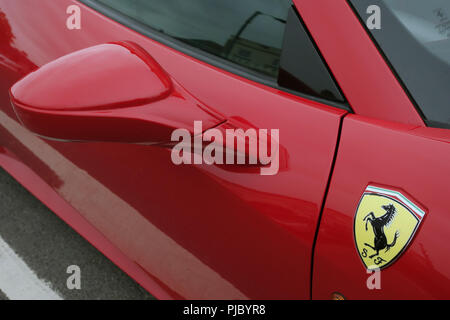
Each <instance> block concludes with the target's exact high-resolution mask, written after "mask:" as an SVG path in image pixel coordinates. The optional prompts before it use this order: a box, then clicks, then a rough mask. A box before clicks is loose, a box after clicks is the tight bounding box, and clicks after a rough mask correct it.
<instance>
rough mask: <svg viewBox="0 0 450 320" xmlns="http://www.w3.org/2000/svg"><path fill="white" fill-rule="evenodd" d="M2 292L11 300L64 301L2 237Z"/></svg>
mask: <svg viewBox="0 0 450 320" xmlns="http://www.w3.org/2000/svg"><path fill="white" fill-rule="evenodd" d="M0 290H1V291H2V292H3V293H4V294H5V295H6V296H7V297H8V298H9V299H11V300H62V299H63V298H62V297H61V296H60V295H59V294H58V293H56V292H55V291H53V290H52V289H51V288H50V286H49V285H48V284H47V283H46V282H44V281H43V280H41V279H39V278H38V277H37V276H36V274H35V273H34V272H33V270H31V269H30V268H29V267H28V266H27V265H26V263H25V262H24V261H23V260H22V259H21V258H20V257H19V256H18V255H17V254H16V253H15V252H14V250H12V249H11V247H9V246H8V244H7V243H6V242H5V241H4V240H3V239H2V238H1V237H0Z"/></svg>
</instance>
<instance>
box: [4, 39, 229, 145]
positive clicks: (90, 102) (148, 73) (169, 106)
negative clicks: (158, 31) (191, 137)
mask: <svg viewBox="0 0 450 320" xmlns="http://www.w3.org/2000/svg"><path fill="white" fill-rule="evenodd" d="M10 98H11V103H12V106H13V108H14V110H15V112H16V114H17V116H18V118H19V120H20V121H21V122H22V124H23V125H24V126H25V127H26V128H28V129H29V130H30V131H32V132H33V133H35V134H37V135H39V136H41V137H44V138H49V139H56V140H64V141H105V142H124V143H148V144H156V143H166V142H168V141H170V138H171V133H172V131H173V130H174V129H176V128H184V129H187V130H189V131H191V132H193V126H194V121H202V123H203V128H204V129H208V128H212V127H214V126H216V125H218V124H220V123H221V122H223V121H224V120H225V119H224V118H223V117H222V116H221V115H219V114H218V113H216V112H215V111H213V110H211V109H210V108H208V107H207V106H204V105H202V104H201V103H200V102H198V101H197V100H196V99H195V98H194V97H192V96H191V95H190V94H189V93H188V92H186V91H185V90H184V89H183V88H182V87H181V86H180V85H178V84H177V83H176V81H174V80H173V79H171V78H170V76H169V75H168V74H167V73H166V72H165V71H164V70H163V69H162V68H161V66H160V65H159V64H158V63H157V62H156V61H155V60H154V59H153V58H152V57H151V56H150V55H149V54H148V53H147V52H146V51H145V50H144V49H142V48H141V47H139V46H138V45H136V44H134V43H131V42H115V43H108V44H102V45H97V46H94V47H91V48H88V49H84V50H80V51H77V52H75V53H72V54H69V55H67V56H64V57H62V58H59V59H57V60H55V61H53V62H51V63H49V64H47V65H44V66H42V67H41V68H40V69H38V70H37V71H35V72H32V73H31V74H29V75H28V76H26V77H25V78H23V79H22V80H20V81H19V82H17V83H16V84H15V85H14V86H13V87H12V88H11V90H10Z"/></svg>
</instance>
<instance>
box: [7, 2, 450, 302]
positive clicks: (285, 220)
mask: <svg viewBox="0 0 450 320" xmlns="http://www.w3.org/2000/svg"><path fill="white" fill-rule="evenodd" d="M71 4H76V5H78V6H80V7H81V9H82V15H83V27H82V29H81V30H75V31H74V30H68V29H67V28H64V27H61V26H64V25H65V23H66V18H67V15H65V14H64V13H65V11H66V8H67V7H68V6H69V5H71ZM294 4H295V6H296V8H297V10H298V11H299V12H300V13H301V15H302V18H303V19H304V22H305V24H306V26H307V27H308V29H309V31H310V33H311V35H312V37H313V39H314V41H315V42H316V44H317V46H318V48H319V49H320V51H321V53H322V55H323V57H324V59H325V61H326V62H327V64H328V66H329V68H330V70H331V71H332V73H333V75H334V77H335V78H336V81H337V83H338V84H339V86H340V88H341V89H342V91H343V93H344V94H345V96H346V98H347V100H348V102H349V104H350V105H351V107H352V109H353V111H354V113H350V112H347V111H345V110H342V109H338V108H335V107H333V106H328V105H325V104H321V103H319V102H315V101H312V100H308V99H305V98H302V97H299V96H296V95H292V94H290V93H287V92H284V91H281V90H278V89H274V88H272V87H269V86H265V85H263V84H259V83H256V82H253V81H251V80H248V79H246V78H243V77H240V76H237V75H235V74H232V73H230V72H228V71H225V70H222V69H220V68H218V67H215V66H212V65H209V64H207V63H205V62H203V61H200V60H197V59H195V58H193V57H190V56H188V55H186V54H184V53H181V52H178V51H177V50H175V49H173V48H170V47H167V46H165V45H163V44H161V43H159V42H157V41H155V40H152V39H150V38H148V37H145V36H143V35H141V34H139V33H137V32H136V31H133V30H131V29H129V28H127V27H125V26H123V25H121V24H119V23H118V22H116V21H113V20H111V19H110V18H107V17H105V16H103V15H102V14H100V13H98V12H96V11H94V10H93V9H91V8H89V7H87V6H85V5H84V4H82V3H80V2H78V1H75V0H58V1H54V0H44V1H39V5H37V4H36V1H35V0H19V1H17V0H0V32H1V33H0V37H1V43H0V86H1V87H0V108H1V109H0V145H1V153H0V164H1V165H2V167H3V168H4V169H5V170H6V171H8V172H9V173H10V174H11V175H12V176H14V177H15V178H16V179H17V180H18V181H19V182H21V183H22V184H23V185H24V186H25V187H26V188H27V189H28V190H30V192H32V193H33V194H34V195H35V196H36V197H37V198H39V199H40V200H41V201H42V202H43V203H45V204H46V205H47V206H48V207H49V208H50V209H52V210H53V211H54V212H55V213H56V214H57V215H59V216H60V217H61V218H62V219H63V220H64V221H66V222H67V223H68V224H69V225H71V226H72V227H73V228H74V229H75V230H76V231H77V232H79V233H80V234H81V235H83V236H84V237H85V238H86V239H87V240H88V241H90V242H91V243H92V244H93V245H94V246H96V247H97V248H98V249H99V250H100V251H102V252H103V253H104V254H105V255H106V256H107V257H108V258H110V259H111V260H112V261H113V262H115V263H116V264H117V265H118V266H119V267H120V268H122V269H123V270H124V271H125V272H127V273H128V274H129V275H130V276H131V277H133V278H134V279H135V280H136V281H138V282H139V283H140V284H141V285H142V286H143V287H144V288H145V289H147V290H148V291H149V292H151V293H152V294H153V295H155V296H156V297H157V298H160V299H180V298H186V299H310V298H312V299H329V298H330V297H331V295H332V294H333V293H334V292H340V293H342V294H343V295H344V296H345V297H346V298H348V299H373V298H381V299H398V298H415V299H420V298H426V299H428V298H449V297H450V285H449V284H450V268H449V267H448V265H449V263H450V258H449V248H450V247H449V245H448V241H449V240H450V236H449V232H448V231H449V228H450V220H449V216H448V213H449V212H448V211H449V210H448V208H449V207H450V199H449V197H448V190H449V187H450V181H449V180H448V177H449V176H450V145H449V143H450V130H446V129H436V128H430V127H426V126H425V124H424V122H423V121H422V119H421V117H420V115H419V114H418V112H417V111H416V109H415V107H414V105H413V104H412V103H411V101H410V99H409V97H408V95H407V94H406V92H405V90H404V89H403V87H402V85H401V84H400V83H399V81H398V80H397V78H396V76H395V75H394V74H393V72H392V71H391V69H390V67H389V65H388V64H387V63H386V61H385V59H384V58H383V56H382V54H381V53H380V52H379V51H378V49H377V47H376V45H375V44H374V43H373V41H372V39H371V38H370V37H369V35H368V34H367V32H366V31H365V29H364V26H363V25H362V24H361V23H360V21H359V20H358V17H357V16H356V14H355V13H354V12H353V10H352V9H351V7H350V6H349V5H348V3H347V2H346V1H336V0H322V1H314V0H294ZM324 21H326V23H325V22H324ZM124 40H126V41H131V42H133V43H136V44H138V45H139V46H140V47H142V48H143V49H145V51H146V52H148V53H150V54H151V56H152V57H153V58H154V59H155V60H156V61H157V63H158V64H159V65H160V66H161V68H162V69H163V70H164V72H166V73H167V74H168V75H169V76H170V78H171V79H173V81H174V83H176V87H177V89H175V90H176V92H177V93H178V94H179V95H180V96H181V97H183V99H187V100H188V98H186V97H187V96H189V97H195V99H197V100H198V101H200V102H201V103H203V104H204V105H206V106H209V107H210V108H211V109H212V110H214V112H216V114H215V116H214V117H212V116H211V117H212V118H211V117H207V118H208V119H209V120H210V121H211V125H218V124H220V123H221V122H222V121H231V122H233V121H238V122H239V123H246V124H249V125H251V126H253V127H255V128H279V130H280V149H281V150H283V152H284V153H285V154H284V156H282V157H281V160H280V161H281V162H280V171H279V173H278V174H276V175H273V176H261V175H259V174H256V173H255V171H254V169H253V168H251V167H239V168H231V169H227V168H224V167H219V166H214V165H195V166H194V165H192V166H188V165H186V166H176V165H174V164H173V163H172V162H171V159H170V148H161V147H160V146H149V145H139V144H133V143H127V142H129V141H122V142H121V143H115V142H89V143H77V142H63V141H55V140H48V139H45V138H41V137H39V136H36V135H34V134H33V133H31V132H30V131H28V130H27V129H25V128H24V127H23V126H22V124H21V123H20V121H19V119H18V115H17V114H16V113H15V112H14V110H13V108H12V107H11V104H10V96H9V90H10V88H11V87H12V86H13V85H14V83H16V82H17V81H19V80H20V79H21V78H22V77H24V76H26V75H27V74H29V73H30V72H31V71H34V70H36V69H37V68H39V67H42V66H43V65H44V64H47V63H49V62H51V61H54V60H56V59H57V58H60V57H62V56H64V55H67V54H69V53H72V52H75V51H77V50H81V49H84V48H88V47H92V46H95V45H100V44H105V43H111V42H116V41H124ZM356 44H357V45H356ZM105 59H114V58H113V57H110V58H108V57H106V58H105ZM108 62H110V63H113V62H114V61H106V60H105V63H108ZM90 67H92V66H89V65H83V64H81V65H78V66H66V68H67V70H66V72H73V73H77V72H83V71H85V72H89V68H90ZM83 68H84V69H83ZM125 76H126V75H124V77H125ZM135 77H136V78H137V79H136V81H137V82H139V81H144V79H140V78H139V77H140V75H139V74H136V75H135ZM142 77H143V76H142ZM61 81H63V79H62V80H61ZM105 81H106V80H105ZM117 81H119V80H117ZM101 85H102V83H99V82H98V81H93V82H92V86H93V89H92V92H96V91H97V92H99V90H98V89H96V88H95V86H101ZM161 90H164V89H161ZM130 92H135V88H130ZM33 94H34V96H33V97H34V98H35V99H36V97H37V98H39V95H41V97H42V100H45V101H51V103H53V102H55V101H59V102H61V101H63V100H64V99H65V98H67V97H68V96H70V90H69V91H68V92H62V93H60V94H59V96H58V94H55V96H49V93H48V92H45V91H40V90H35V92H34V93H33ZM84 94H85V95H86V96H82V97H81V98H86V99H87V98H89V95H90V94H92V93H89V92H86V93H84ZM98 97H99V100H102V99H105V100H107V98H108V95H107V94H104V95H103V96H102V95H101V94H100V95H99V96H98ZM129 98H130V99H132V98H133V97H129ZM189 99H190V98H189ZM161 103H162V105H164V104H165V103H166V104H167V103H168V102H161ZM176 114H178V113H176ZM188 114H189V112H188ZM191 117H192V118H195V115H192V116H191ZM205 119H206V118H205ZM74 121H76V120H74ZM55 123H57V121H55V122H48V125H47V126H46V127H45V128H41V129H40V130H50V129H49V128H53V127H52V126H54V125H55ZM77 123H78V125H79V126H80V131H83V130H86V132H91V131H96V130H97V131H100V130H102V128H96V127H95V126H94V127H92V126H90V125H89V124H88V123H86V124H85V125H84V124H83V123H82V122H77ZM122 125H123V127H121V130H124V131H127V130H128V131H132V130H133V128H134V125H135V124H133V122H130V123H126V122H125V123H123V124H122ZM369 184H381V185H383V186H386V187H389V188H392V189H395V190H403V191H404V192H406V193H407V194H409V195H411V197H413V198H414V199H415V201H417V202H418V203H420V204H421V205H422V206H423V207H424V208H425V209H426V210H427V215H426V217H425V218H424V220H423V222H422V223H421V225H420V228H419V230H418V231H417V234H416V235H415V237H414V239H413V241H412V242H411V243H410V245H409V247H408V248H407V249H406V251H405V252H404V253H403V254H402V256H401V257H400V259H398V260H397V261H396V262H395V263H394V264H393V265H391V266H390V267H389V268H386V269H385V270H383V272H382V275H381V276H382V289H381V290H369V289H368V288H367V285H366V280H367V277H368V276H369V275H368V273H367V272H366V269H365V268H364V266H363V265H362V264H361V261H360V258H359V256H358V253H357V251H356V249H355V241H354V236H353V219H354V216H355V210H356V208H357V206H358V202H359V200H360V198H361V195H362V193H363V192H364V190H365V188H366V187H367V186H368V185H369ZM36 241H39V239H36Z"/></svg>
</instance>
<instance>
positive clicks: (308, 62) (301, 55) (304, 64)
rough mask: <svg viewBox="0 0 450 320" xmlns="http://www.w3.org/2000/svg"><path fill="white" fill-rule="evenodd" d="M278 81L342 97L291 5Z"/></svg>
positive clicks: (307, 91)
mask: <svg viewBox="0 0 450 320" xmlns="http://www.w3.org/2000/svg"><path fill="white" fill-rule="evenodd" d="M278 84H279V85H280V86H282V87H284V88H288V89H291V90H295V91H298V92H302V93H305V94H307V95H310V96H313V97H317V98H322V99H326V100H331V101H336V102H344V101H345V99H344V97H343V95H342V94H341V92H340V90H339V88H338V86H337V85H336V83H335V81H334V79H333V77H332V75H331V73H330V72H329V71H328V68H327V66H326V64H325V62H324V60H323V59H322V57H321V55H320V53H319V51H318V49H316V46H315V45H314V42H313V40H312V38H311V36H310V35H309V33H308V31H307V29H306V27H305V26H304V25H303V23H302V19H301V17H300V16H299V15H298V14H297V11H296V10H295V9H294V7H292V8H291V10H290V11H289V16H288V23H287V27H286V31H285V33H284V45H283V53H282V54H281V60H280V72H279V75H278Z"/></svg>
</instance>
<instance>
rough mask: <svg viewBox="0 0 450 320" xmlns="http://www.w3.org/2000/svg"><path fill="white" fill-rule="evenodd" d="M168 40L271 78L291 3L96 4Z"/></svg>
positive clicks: (158, 0)
mask: <svg viewBox="0 0 450 320" xmlns="http://www.w3.org/2000/svg"><path fill="white" fill-rule="evenodd" d="M98 2H101V3H103V4H105V5H107V6H109V7H111V8H113V9H115V10H117V11H120V12H122V13H124V14H125V15H127V16H129V17H132V18H134V19H135V20H137V21H139V22H141V23H144V24H146V25H148V26H150V27H152V28H154V29H156V30H158V31H160V32H162V33H164V34H166V35H168V36H171V37H173V38H176V39H178V40H180V41H183V42H185V43H188V44H190V45H192V46H194V47H196V48H199V49H201V50H204V51H206V52H208V53H211V54H213V55H216V56H219V57H222V58H224V59H227V60H229V61H232V62H234V63H236V64H239V65H241V66H243V67H246V68H248V69H251V70H254V71H257V72H259V73H262V74H265V75H268V76H270V77H273V78H276V77H277V74H278V65H279V58H280V54H281V47H282V42H283V33H284V28H285V24H286V17H287V13H288V9H289V7H290V4H291V0H240V1H232V0H189V1H186V0H98Z"/></svg>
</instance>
